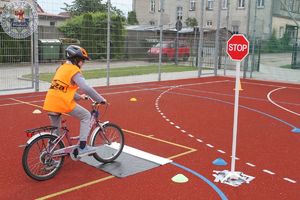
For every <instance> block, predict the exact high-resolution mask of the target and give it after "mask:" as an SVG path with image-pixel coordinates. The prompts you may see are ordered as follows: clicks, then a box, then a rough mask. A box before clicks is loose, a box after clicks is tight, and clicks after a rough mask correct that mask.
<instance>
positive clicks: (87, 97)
mask: <svg viewBox="0 0 300 200" xmlns="http://www.w3.org/2000/svg"><path fill="white" fill-rule="evenodd" d="M84 99H86V100H90V101H91V102H92V103H93V106H96V105H99V104H102V105H104V104H108V103H107V102H105V101H102V102H100V103H99V102H96V101H95V100H94V99H92V97H90V96H88V95H86V96H85V98H84Z"/></svg>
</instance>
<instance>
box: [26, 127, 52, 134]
mask: <svg viewBox="0 0 300 200" xmlns="http://www.w3.org/2000/svg"><path fill="white" fill-rule="evenodd" d="M56 129H57V127H55V126H42V127H39V128H34V129H28V130H25V132H26V133H37V132H38V133H40V132H43V131H50V132H52V131H54V130H56Z"/></svg>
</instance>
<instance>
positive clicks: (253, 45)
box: [250, 1, 258, 78]
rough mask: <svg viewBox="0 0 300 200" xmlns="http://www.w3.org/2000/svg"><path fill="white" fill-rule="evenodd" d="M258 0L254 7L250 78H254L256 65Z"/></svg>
mask: <svg viewBox="0 0 300 200" xmlns="http://www.w3.org/2000/svg"><path fill="white" fill-rule="evenodd" d="M257 6H258V5H257V1H255V7H254V22H253V35H252V52H251V54H252V61H251V71H250V78H252V72H253V68H254V66H255V56H254V50H255V40H256V18H257Z"/></svg>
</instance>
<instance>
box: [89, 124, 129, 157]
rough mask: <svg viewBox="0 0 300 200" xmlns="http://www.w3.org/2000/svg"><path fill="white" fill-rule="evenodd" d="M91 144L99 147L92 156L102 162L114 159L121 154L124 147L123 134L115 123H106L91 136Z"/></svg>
mask: <svg viewBox="0 0 300 200" xmlns="http://www.w3.org/2000/svg"><path fill="white" fill-rule="evenodd" d="M91 145H92V146H95V147H99V149H98V150H97V152H96V153H94V154H93V156H94V158H95V159H96V160H98V161H99V162H102V163H109V162H112V161H114V160H115V159H116V158H118V156H119V155H120V154H121V152H122V150H123V147H124V134H123V131H122V129H121V128H119V127H118V126H117V125H115V124H112V123H108V124H105V125H104V126H103V130H101V129H99V131H98V132H97V133H96V134H95V135H94V137H93V138H91Z"/></svg>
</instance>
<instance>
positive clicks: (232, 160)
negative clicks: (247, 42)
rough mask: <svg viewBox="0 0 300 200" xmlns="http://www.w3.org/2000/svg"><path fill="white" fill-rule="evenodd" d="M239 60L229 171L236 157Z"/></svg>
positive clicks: (238, 62) (233, 166)
mask: <svg viewBox="0 0 300 200" xmlns="http://www.w3.org/2000/svg"><path fill="white" fill-rule="evenodd" d="M240 69H241V62H240V61H237V62H236V77H235V98H234V119H233V138H232V156H231V172H234V171H235V158H236V140H237V126H238V112H239V92H240V90H239V89H240V88H239V86H240V71H241V70H240Z"/></svg>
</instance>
